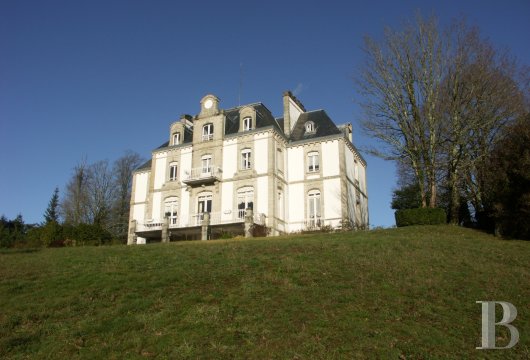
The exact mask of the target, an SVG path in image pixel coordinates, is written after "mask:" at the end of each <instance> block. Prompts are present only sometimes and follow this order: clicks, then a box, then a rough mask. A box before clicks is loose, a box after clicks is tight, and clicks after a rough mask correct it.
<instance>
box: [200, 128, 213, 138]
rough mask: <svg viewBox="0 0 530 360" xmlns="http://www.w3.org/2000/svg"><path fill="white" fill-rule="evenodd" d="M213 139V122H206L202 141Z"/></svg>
mask: <svg viewBox="0 0 530 360" xmlns="http://www.w3.org/2000/svg"><path fill="white" fill-rule="evenodd" d="M210 140H213V124H206V125H204V126H203V127H202V141H210Z"/></svg>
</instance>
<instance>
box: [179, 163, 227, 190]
mask: <svg viewBox="0 0 530 360" xmlns="http://www.w3.org/2000/svg"><path fill="white" fill-rule="evenodd" d="M221 174H222V171H221V168H220V167H218V166H208V167H198V168H193V169H191V170H188V171H186V172H185V175H184V180H182V182H183V183H185V184H188V185H191V186H198V185H206V184H211V183H213V182H216V181H219V180H220V179H221Z"/></svg>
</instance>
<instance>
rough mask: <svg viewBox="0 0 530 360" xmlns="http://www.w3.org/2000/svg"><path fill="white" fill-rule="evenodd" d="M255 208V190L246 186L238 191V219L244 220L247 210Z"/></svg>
mask: <svg viewBox="0 0 530 360" xmlns="http://www.w3.org/2000/svg"><path fill="white" fill-rule="evenodd" d="M253 208H254V188H253V187H251V186H246V187H244V188H241V189H239V190H238V191H237V217H238V218H239V219H243V218H244V217H245V210H247V209H253Z"/></svg>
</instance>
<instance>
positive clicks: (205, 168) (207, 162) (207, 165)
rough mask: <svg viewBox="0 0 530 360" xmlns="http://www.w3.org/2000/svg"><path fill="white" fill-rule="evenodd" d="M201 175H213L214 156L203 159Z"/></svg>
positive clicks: (206, 156) (205, 156)
mask: <svg viewBox="0 0 530 360" xmlns="http://www.w3.org/2000/svg"><path fill="white" fill-rule="evenodd" d="M201 173H202V174H211V173H212V155H204V156H202V157H201Z"/></svg>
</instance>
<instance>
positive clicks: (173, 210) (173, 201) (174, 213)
mask: <svg viewBox="0 0 530 360" xmlns="http://www.w3.org/2000/svg"><path fill="white" fill-rule="evenodd" d="M178 205H179V203H178V199H177V198H176V197H170V198H167V199H166V201H165V211H164V212H165V215H166V216H167V217H168V218H169V225H177V221H178Z"/></svg>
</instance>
